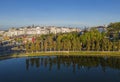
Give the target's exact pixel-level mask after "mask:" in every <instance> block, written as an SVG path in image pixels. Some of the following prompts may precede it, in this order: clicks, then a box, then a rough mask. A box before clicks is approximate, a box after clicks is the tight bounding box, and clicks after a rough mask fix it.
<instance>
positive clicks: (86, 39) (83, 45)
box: [25, 23, 120, 52]
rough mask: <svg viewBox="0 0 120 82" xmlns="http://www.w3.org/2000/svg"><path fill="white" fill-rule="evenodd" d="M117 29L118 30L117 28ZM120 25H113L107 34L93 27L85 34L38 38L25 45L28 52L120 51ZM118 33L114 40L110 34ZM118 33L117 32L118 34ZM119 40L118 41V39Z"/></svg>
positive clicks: (52, 35)
mask: <svg viewBox="0 0 120 82" xmlns="http://www.w3.org/2000/svg"><path fill="white" fill-rule="evenodd" d="M116 27H117V28H116ZM119 30H120V23H111V24H110V25H108V27H107V31H106V32H104V31H103V32H99V31H98V29H97V28H95V27H93V28H91V29H90V30H89V31H84V34H80V33H78V32H72V33H64V34H49V35H40V36H36V39H35V41H34V42H27V43H26V44H25V49H26V52H41V51H119V50H120V40H119V36H118V35H119ZM111 31H112V33H113V32H115V33H117V34H116V35H115V36H113V37H112V39H111V38H110V37H109V36H110V33H111ZM116 31H117V32H116ZM116 38H117V39H116Z"/></svg>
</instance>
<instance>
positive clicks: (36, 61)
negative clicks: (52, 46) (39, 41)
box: [26, 56, 120, 72]
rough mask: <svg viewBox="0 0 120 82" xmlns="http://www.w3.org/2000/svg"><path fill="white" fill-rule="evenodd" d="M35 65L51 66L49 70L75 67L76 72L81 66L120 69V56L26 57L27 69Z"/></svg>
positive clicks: (37, 66)
mask: <svg viewBox="0 0 120 82" xmlns="http://www.w3.org/2000/svg"><path fill="white" fill-rule="evenodd" d="M33 66H34V67H36V68H40V66H41V67H44V68H49V71H51V70H52V69H53V68H54V67H56V68H57V70H60V69H62V67H65V68H69V67H70V68H72V69H73V72H76V70H80V69H81V68H86V69H87V70H89V69H91V68H96V67H98V66H100V67H101V68H102V70H103V72H105V70H106V67H109V68H112V69H120V58H118V57H86V56H56V57H52V56H51V57H49V56H48V57H39V58H28V59H26V70H29V69H30V67H33ZM53 66H54V67H53ZM87 70H86V71H87Z"/></svg>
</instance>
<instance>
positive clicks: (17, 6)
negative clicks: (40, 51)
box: [0, 0, 120, 29]
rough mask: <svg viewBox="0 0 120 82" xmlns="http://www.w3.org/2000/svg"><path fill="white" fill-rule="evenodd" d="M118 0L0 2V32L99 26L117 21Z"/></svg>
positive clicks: (17, 0)
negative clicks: (34, 27)
mask: <svg viewBox="0 0 120 82" xmlns="http://www.w3.org/2000/svg"><path fill="white" fill-rule="evenodd" d="M119 3H120V1H119V0H1V1H0V10H1V13H0V29H2V28H7V27H12V26H27V25H32V24H35V25H55V26H69V25H71V26H99V25H107V24H109V23H111V22H119V21H120V16H119V14H120V10H119V8H120V6H119Z"/></svg>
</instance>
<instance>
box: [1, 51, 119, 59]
mask: <svg viewBox="0 0 120 82" xmlns="http://www.w3.org/2000/svg"><path fill="white" fill-rule="evenodd" d="M60 55H61V56H119V57H120V52H117V51H114V52H112V51H75V52H73V51H47V52H37V53H22V54H21V53H20V54H17V53H16V54H12V55H5V56H0V59H3V58H17V57H32V56H60Z"/></svg>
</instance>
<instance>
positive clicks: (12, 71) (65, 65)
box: [0, 56, 120, 82]
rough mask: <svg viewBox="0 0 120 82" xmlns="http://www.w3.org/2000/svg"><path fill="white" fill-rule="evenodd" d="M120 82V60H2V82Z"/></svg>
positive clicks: (49, 58) (80, 58) (47, 58)
mask: <svg viewBox="0 0 120 82" xmlns="http://www.w3.org/2000/svg"><path fill="white" fill-rule="evenodd" d="M88 81H90V82H120V58H117V57H80V56H70V57H68V56H57V57H56V56H51V57H48V56H41V57H28V58H13V59H5V60H0V82H88Z"/></svg>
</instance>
